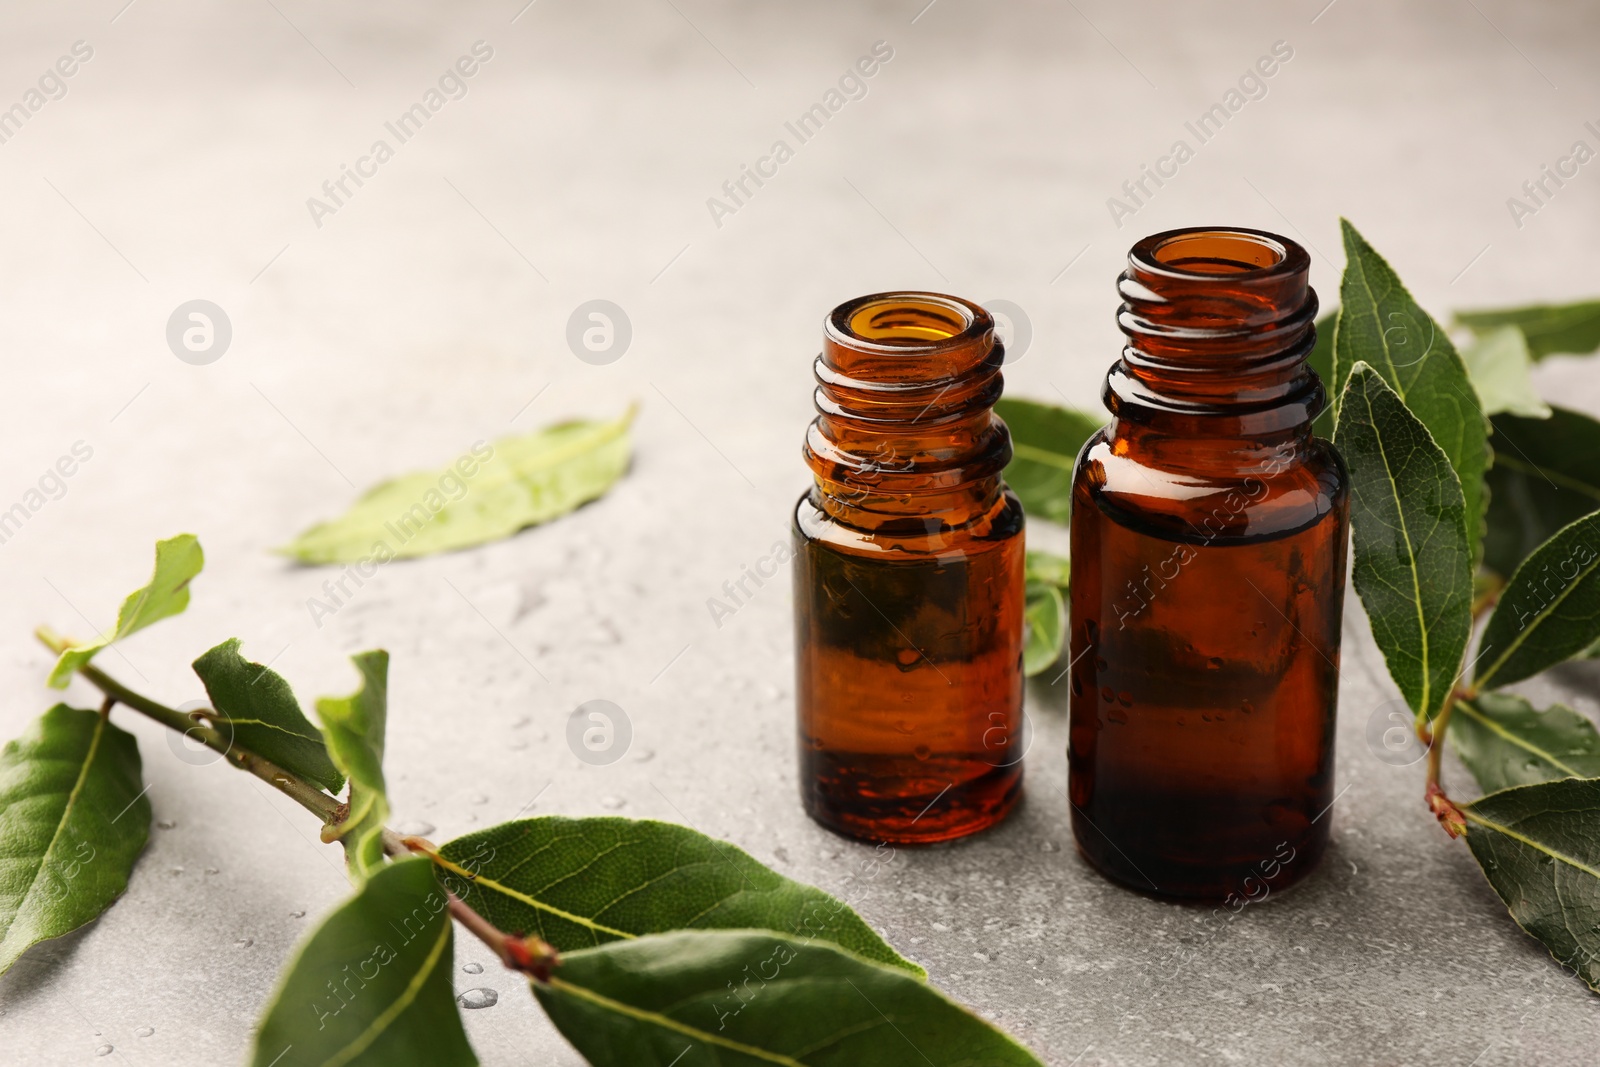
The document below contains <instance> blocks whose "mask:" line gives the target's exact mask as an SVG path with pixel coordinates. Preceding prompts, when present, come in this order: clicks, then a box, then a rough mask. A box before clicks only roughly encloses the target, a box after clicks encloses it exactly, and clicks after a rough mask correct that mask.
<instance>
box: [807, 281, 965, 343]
mask: <svg viewBox="0 0 1600 1067" xmlns="http://www.w3.org/2000/svg"><path fill="white" fill-rule="evenodd" d="M824 333H825V335H826V337H827V340H829V341H831V342H832V343H834V344H836V345H838V346H840V347H841V348H845V349H849V350H853V351H856V352H863V353H874V354H881V355H906V356H911V355H929V354H934V353H939V352H949V351H953V350H955V349H958V348H961V347H963V346H966V345H970V344H972V343H973V342H975V341H982V340H984V339H985V337H986V336H991V335H992V334H993V333H994V318H993V316H991V315H990V314H989V313H988V312H987V311H985V310H984V309H983V308H982V307H980V306H979V305H977V304H974V303H973V302H972V301H970V300H963V299H962V298H961V297H958V296H948V295H946V294H944V293H932V292H923V291H919V290H897V291H891V292H885V293H871V294H868V295H867V296H860V297H856V298H855V299H854V300H847V301H846V302H844V303H843V304H840V305H839V306H838V307H836V308H834V309H833V311H832V312H831V313H829V315H828V318H827V322H826V324H825V326H824Z"/></svg>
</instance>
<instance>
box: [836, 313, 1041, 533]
mask: <svg viewBox="0 0 1600 1067" xmlns="http://www.w3.org/2000/svg"><path fill="white" fill-rule="evenodd" d="M1004 359H1005V349H1004V346H1003V345H1002V344H1001V343H1000V341H999V340H998V338H997V337H996V336H995V332H994V321H993V319H991V318H990V316H989V314H988V312H986V311H984V310H983V309H982V308H981V307H979V306H978V305H976V304H973V303H970V302H968V301H965V300H960V299H958V298H956V297H950V296H941V295H938V294H933V293H909V292H907V293H880V294H876V295H873V296H866V297H860V298H858V299H856V300H852V301H850V302H848V303H845V304H841V305H840V306H839V307H837V308H835V309H834V310H833V313H832V314H831V315H829V316H828V320H827V324H826V327H825V329H824V334H823V343H822V353H821V355H819V356H818V357H817V361H816V364H815V373H816V379H817V390H816V394H815V400H816V408H817V418H816V420H815V421H813V422H812V424H811V427H810V429H809V431H808V432H807V434H806V441H805V449H804V453H805V459H806V463H807V465H809V466H810V468H811V472H812V475H813V477H814V478H815V481H816V491H815V492H814V493H813V501H814V502H815V503H816V505H817V506H818V507H819V508H821V509H822V510H823V511H825V512H826V513H827V514H828V515H829V516H831V517H832V518H834V519H835V520H837V521H839V522H843V523H846V524H848V525H850V526H854V527H857V528H860V529H864V530H874V531H877V530H904V531H905V532H907V533H929V532H933V531H934V530H936V529H939V528H947V527H955V526H962V525H965V524H967V523H970V522H972V521H974V520H975V519H977V518H979V517H980V516H983V515H985V514H987V513H989V512H990V511H991V510H993V508H994V507H995V506H996V504H997V503H998V502H999V500H1000V484H1001V483H1000V472H1001V471H1002V470H1004V469H1005V465H1006V464H1007V463H1008V462H1009V461H1010V459H1011V438H1010V435H1009V434H1008V433H1007V432H1006V428H1005V424H1004V423H1003V422H1001V421H1000V420H999V419H998V418H996V417H995V416H994V413H993V410H992V409H993V407H994V402H995V401H996V400H998V399H999V398H1000V391H1001V388H1002V381H1001V376H1000V366H1001V364H1002V363H1003V362H1004Z"/></svg>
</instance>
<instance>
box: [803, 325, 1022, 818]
mask: <svg viewBox="0 0 1600 1067" xmlns="http://www.w3.org/2000/svg"><path fill="white" fill-rule="evenodd" d="M1002 362H1004V349H1003V346H1002V345H1001V343H1000V341H999V339H998V338H997V337H996V335H995V330H994V321H993V320H992V319H991V318H990V317H989V314H988V313H987V312H986V311H984V310H983V309H982V308H981V307H979V306H977V305H976V304H972V303H969V302H968V301H965V300H960V299H957V298H955V297H950V296H940V295H937V294H933V293H880V294H876V295H873V296H865V297H861V298H859V299H856V300H852V301H850V302H849V303H846V304H842V305H840V306H839V307H837V308H835V309H834V311H833V313H832V314H831V315H829V316H828V319H827V323H826V326H825V329H824V334H823V344H822V354H821V355H820V356H819V357H818V358H817V361H816V365H815V370H816V378H817V390H816V407H817V412H818V416H817V419H816V421H814V422H813V423H812V424H811V429H810V431H809V433H808V434H807V436H806V443H805V450H804V451H805V459H806V463H807V464H808V465H809V466H810V467H811V471H812V473H813V475H814V478H815V483H814V485H813V486H812V488H811V489H810V491H808V492H807V493H806V494H805V495H804V496H802V497H801V498H800V501H799V504H798V506H797V507H796V509H795V513H794V540H795V564H794V578H795V672H796V676H797V677H796V690H795V700H796V705H797V711H798V716H799V723H798V726H799V742H800V792H801V797H802V799H803V801H804V803H805V808H806V811H807V812H808V813H809V814H810V815H811V817H812V818H814V819H816V820H817V821H818V822H819V823H821V824H822V825H823V826H826V827H828V828H829V829H831V830H835V831H837V832H839V833H842V834H846V835H848V836H851V837H856V838H860V839H863V840H870V841H887V842H894V843H918V842H931V841H943V840H947V839H949V838H954V837H960V836H963V835H965V834H970V833H974V832H976V831H978V830H982V829H984V828H986V827H988V826H992V825H993V824H995V823H997V822H999V821H1000V820H1001V819H1003V818H1004V817H1005V815H1006V813H1007V812H1008V811H1009V810H1010V809H1011V806H1012V805H1013V804H1014V803H1015V801H1016V798H1017V795H1018V793H1019V791H1020V789H1021V785H1022V765H1021V759H1022V751H1021V750H1022V729H1021V728H1022V598H1023V539H1022V507H1021V505H1020V504H1018V502H1017V498H1016V497H1015V496H1014V495H1012V493H1011V492H1010V491H1009V490H1008V489H1006V487H1005V485H1004V483H1003V482H1002V481H1001V476H1000V472H1001V471H1002V470H1003V469H1004V468H1005V465H1006V463H1007V462H1008V461H1009V460H1010V458H1011V438H1010V435H1009V434H1008V433H1007V431H1006V427H1005V423H1003V422H1002V421H1001V420H1000V419H999V417H998V416H996V415H995V414H994V412H993V410H992V409H993V406H994V402H995V401H996V400H997V399H999V397H1000V390H1001V378H1000V365H1001V363H1002Z"/></svg>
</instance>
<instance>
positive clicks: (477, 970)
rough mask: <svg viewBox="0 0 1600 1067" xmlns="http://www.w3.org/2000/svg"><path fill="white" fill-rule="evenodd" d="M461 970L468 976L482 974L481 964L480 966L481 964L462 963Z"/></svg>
mask: <svg viewBox="0 0 1600 1067" xmlns="http://www.w3.org/2000/svg"><path fill="white" fill-rule="evenodd" d="M461 969H462V970H463V971H466V972H467V973H468V974H482V973H483V964H481V963H464V964H462V965H461Z"/></svg>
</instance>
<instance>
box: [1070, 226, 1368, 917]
mask: <svg viewBox="0 0 1600 1067" xmlns="http://www.w3.org/2000/svg"><path fill="white" fill-rule="evenodd" d="M1309 268H1310V261H1309V259H1308V258H1307V256H1306V253H1305V250H1304V249H1303V248H1301V247H1300V246H1299V245H1297V244H1295V243H1294V242H1292V241H1289V240H1286V239H1284V238H1282V237H1277V236H1274V235H1272V234H1268V233H1262V232H1259V231H1255V230H1244V229H1196V230H1174V231H1171V232H1168V233H1161V234H1156V235H1155V236H1153V237H1147V238H1145V239H1144V240H1143V241H1140V242H1139V243H1138V244H1137V245H1135V246H1134V247H1133V250H1132V251H1131V252H1130V253H1129V255H1128V269H1127V271H1125V272H1124V273H1123V275H1122V277H1121V279H1120V281H1119V289H1120V292H1121V295H1122V299H1123V304H1122V307H1121V309H1120V311H1119V313H1118V323H1119V325H1120V326H1121V328H1122V332H1123V333H1125V334H1126V335H1127V337H1128V342H1127V345H1126V346H1125V347H1124V348H1123V351H1122V358H1121V359H1120V360H1118V361H1117V362H1116V363H1114V364H1113V365H1112V367H1111V370H1110V372H1109V373H1108V374H1107V375H1106V385H1105V393H1104V397H1105V403H1106V407H1107V408H1108V409H1109V410H1110V411H1111V416H1112V418H1111V422H1110V424H1109V425H1108V426H1106V427H1105V428H1104V429H1103V430H1101V431H1100V432H1099V433H1097V434H1096V435H1095V436H1094V437H1092V438H1090V440H1089V441H1088V443H1087V444H1086V445H1085V446H1084V449H1083V451H1082V453H1081V454H1080V456H1079V459H1078V465H1077V471H1076V474H1075V476H1074V485H1073V494H1072V506H1073V513H1072V590H1071V603H1072V607H1071V633H1070V637H1069V645H1068V654H1069V655H1070V657H1071V662H1072V667H1071V675H1072V680H1071V697H1070V700H1071V731H1070V735H1069V742H1068V749H1067V763H1068V771H1069V792H1070V796H1071V807H1072V827H1073V832H1074V836H1075V837H1076V838H1077V842H1078V847H1079V850H1080V851H1081V852H1082V853H1083V855H1084V856H1085V857H1086V858H1087V859H1088V860H1089V862H1090V863H1092V864H1093V865H1094V866H1095V867H1097V868H1099V869H1100V870H1101V871H1102V872H1103V873H1105V874H1106V875H1108V876H1110V877H1111V878H1114V879H1116V880H1117V881H1119V882H1122V883H1124V884H1126V885H1128V886H1131V887H1133V888H1136V889H1141V890H1143V891H1145V892H1149V893H1156V894H1160V895H1165V896H1175V897H1200V898H1213V899H1222V898H1227V897H1229V896H1230V895H1231V896H1232V897H1234V898H1237V899H1241V900H1242V899H1260V897H1261V896H1262V895H1264V894H1266V893H1268V892H1271V891H1272V890H1274V889H1278V888H1282V887H1284V886H1287V885H1289V884H1291V883H1292V882H1295V881H1297V880H1299V879H1300V878H1302V877H1303V876H1304V875H1305V874H1306V873H1307V872H1309V871H1310V870H1311V868H1312V867H1313V866H1314V865H1315V864H1316V862H1317V860H1318V858H1319V857H1320V856H1321V854H1322V852H1323V850H1324V848H1325V846H1326V845H1327V841H1328V824H1329V821H1330V819H1329V817H1328V808H1329V806H1330V805H1331V803H1332V801H1333V781H1332V774H1333V737H1334V701H1335V696H1336V689H1337V681H1338V673H1339V668H1338V664H1339V632H1340V613H1341V610H1342V604H1343V598H1344V576H1345V543H1346V536H1345V535H1346V524H1347V515H1348V507H1347V492H1346V477H1345V470H1344V466H1343V464H1342V462H1341V461H1340V459H1339V457H1338V454H1337V453H1336V452H1334V450H1333V447H1332V446H1331V445H1330V444H1328V443H1327V442H1326V441H1323V440H1321V439H1318V438H1316V437H1313V436H1312V433H1311V420H1312V419H1313V418H1314V417H1315V416H1316V414H1317V413H1318V412H1319V411H1320V410H1321V409H1322V407H1323V405H1324V404H1325V403H1326V396H1325V394H1324V391H1323V385H1322V382H1321V381H1320V380H1319V379H1318V377H1317V375H1316V374H1315V373H1314V372H1313V371H1312V370H1311V368H1310V367H1309V366H1308V365H1307V362H1306V359H1307V356H1308V355H1309V354H1310V352H1311V349H1312V346H1313V344H1314V343H1315V341H1316V327H1315V326H1314V325H1313V320H1314V319H1315V317H1316V311H1317V298H1316V294H1315V293H1314V292H1313V291H1312V290H1311V288H1310V287H1309V286H1308V284H1307V274H1308V271H1309Z"/></svg>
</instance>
